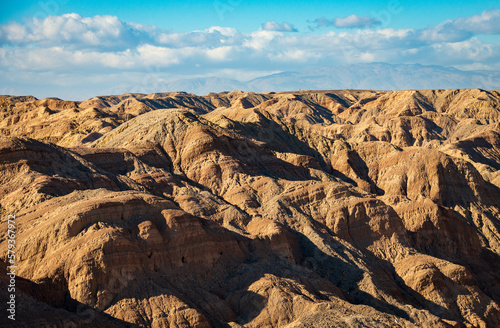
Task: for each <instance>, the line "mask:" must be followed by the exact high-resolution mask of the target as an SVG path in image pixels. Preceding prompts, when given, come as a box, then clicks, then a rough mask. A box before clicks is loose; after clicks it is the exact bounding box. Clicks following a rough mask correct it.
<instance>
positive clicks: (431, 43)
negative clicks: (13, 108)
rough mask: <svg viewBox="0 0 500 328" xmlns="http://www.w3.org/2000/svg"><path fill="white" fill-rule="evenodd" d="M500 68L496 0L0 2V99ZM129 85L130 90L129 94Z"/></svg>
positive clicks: (499, 15) (499, 23) (499, 8)
mask: <svg viewBox="0 0 500 328" xmlns="http://www.w3.org/2000/svg"><path fill="white" fill-rule="evenodd" d="M370 62H387V63H390V64H423V65H442V66H445V67H454V68H457V69H461V70H500V3H499V1H498V0H496V1H488V0H486V1H448V0H446V1H427V0H425V1H424V0H421V1H418V0H414V1H400V0H387V1H373V0H372V1H356V2H351V1H326V2H325V1H315V0H313V1H309V2H304V1H273V2H271V3H268V2H265V1H259V0H253V1H242V0H212V1H188V0H187V1H176V2H173V1H144V0H143V1H137V0H130V1H114V0H113V1H74V0H73V1H69V0H38V1H16V2H14V1H3V2H2V3H1V4H0V94H15V95H26V94H31V95H34V96H36V97H39V98H43V97H48V96H54V97H60V98H63V99H73V100H83V99H86V98H89V97H92V96H95V95H103V94H109V93H113V92H116V91H119V90H123V89H124V88H125V89H127V88H128V89H130V90H131V91H136V92H153V91H166V90H155V88H156V87H157V88H159V87H161V85H162V83H164V82H168V81H174V80H178V79H186V78H196V77H209V76H218V77H222V78H231V79H236V80H239V81H248V80H251V79H253V78H256V77H259V76H264V75H268V74H273V73H277V72H283V71H295V70H302V69H307V68H308V67H321V66H342V65H350V64H357V63H370ZM128 89H127V90H128Z"/></svg>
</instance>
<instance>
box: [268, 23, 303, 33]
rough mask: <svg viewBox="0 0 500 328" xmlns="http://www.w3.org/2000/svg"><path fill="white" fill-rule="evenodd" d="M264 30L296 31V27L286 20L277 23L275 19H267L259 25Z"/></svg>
mask: <svg viewBox="0 0 500 328" xmlns="http://www.w3.org/2000/svg"><path fill="white" fill-rule="evenodd" d="M261 28H262V29H263V30H265V31H278V32H297V29H296V28H295V27H294V26H293V25H292V24H289V23H287V22H283V23H281V24H278V23H277V22H275V21H267V22H265V23H264V24H262V27H261Z"/></svg>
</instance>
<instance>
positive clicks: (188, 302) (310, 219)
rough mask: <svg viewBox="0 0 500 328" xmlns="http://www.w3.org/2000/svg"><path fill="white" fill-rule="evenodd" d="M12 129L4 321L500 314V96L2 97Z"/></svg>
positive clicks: (271, 322) (4, 181)
mask: <svg viewBox="0 0 500 328" xmlns="http://www.w3.org/2000/svg"><path fill="white" fill-rule="evenodd" d="M0 130H1V131H2V136H1V137H0V182H1V183H0V254H1V255H0V266H1V267H2V271H5V270H6V266H7V265H8V262H7V247H8V242H7V229H8V228H7V224H6V221H7V217H8V215H9V214H15V215H16V265H17V275H18V277H17V289H18V292H17V297H18V298H17V299H18V308H17V311H18V313H19V317H18V320H16V322H15V323H13V322H10V321H8V319H7V318H6V317H5V316H3V317H0V325H1V326H3V325H4V324H5V326H7V325H10V326H16V325H17V327H26V326H30V327H89V326H92V327H123V326H130V327H155V328H156V327H243V326H245V327H290V328H291V327H443V328H444V327H485V328H486V327H495V328H496V327H498V326H499V325H500V173H499V172H500V170H499V169H500V93H499V92H498V91H484V90H472V89H467V90H427V91H397V92H381V91H369V90H366V91H355V90H343V91H300V92H281V93H265V94H257V93H244V92H239V91H233V92H225V93H219V94H214V93H212V94H208V95H206V96H203V97H202V96H196V95H193V94H187V93H156V94H151V95H143V94H125V95H121V96H102V97H94V98H92V99H89V100H86V101H83V102H73V101H63V100H60V99H56V98H49V99H43V100H37V99H35V98H33V97H10V96H1V97H0ZM4 276H5V275H4ZM0 284H1V285H2V286H0V287H1V288H0V290H1V291H0V294H2V299H4V297H5V298H6V297H8V293H7V288H6V286H7V285H8V280H7V278H6V277H3V278H0ZM47 313H50V315H49V314H47ZM12 324H15V325H12Z"/></svg>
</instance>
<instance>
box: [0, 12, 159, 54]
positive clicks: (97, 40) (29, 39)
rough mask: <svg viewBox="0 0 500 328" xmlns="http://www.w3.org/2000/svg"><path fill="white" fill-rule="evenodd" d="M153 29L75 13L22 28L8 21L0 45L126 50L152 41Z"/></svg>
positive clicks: (0, 31) (0, 34)
mask: <svg viewBox="0 0 500 328" xmlns="http://www.w3.org/2000/svg"><path fill="white" fill-rule="evenodd" d="M155 32H156V28H154V27H147V26H143V25H140V24H133V23H126V22H123V21H121V20H120V19H119V18H118V17H116V16H109V15H105V16H94V17H82V16H80V15H78V14H75V13H72V14H64V15H61V16H49V17H46V18H44V19H40V18H32V19H31V20H29V21H28V23H27V24H26V25H20V24H19V23H16V22H12V23H8V24H5V25H2V26H1V27H0V42H1V43H10V44H28V43H37V44H39V45H42V46H43V45H55V44H57V45H64V46H73V47H75V48H91V47H99V48H113V49H116V48H127V47H130V46H134V45H137V44H139V43H143V42H150V41H151V40H153V39H154V37H155V34H156V33H155Z"/></svg>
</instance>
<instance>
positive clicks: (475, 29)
mask: <svg viewBox="0 0 500 328" xmlns="http://www.w3.org/2000/svg"><path fill="white" fill-rule="evenodd" d="M453 23H454V25H455V27H456V28H459V29H462V30H466V31H469V32H471V33H474V34H500V9H492V10H485V11H483V12H482V14H481V15H474V16H469V17H461V18H457V19H456V20H455V21H454V22H453Z"/></svg>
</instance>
